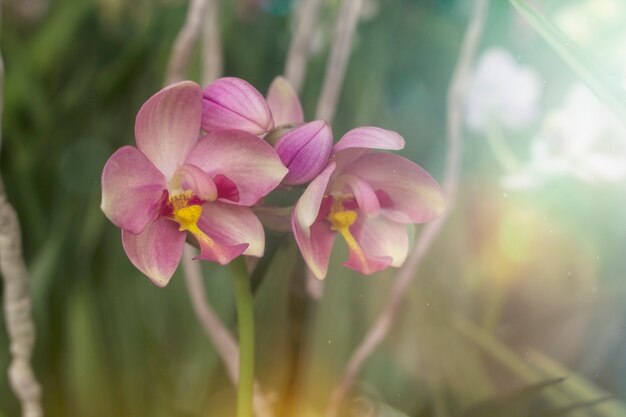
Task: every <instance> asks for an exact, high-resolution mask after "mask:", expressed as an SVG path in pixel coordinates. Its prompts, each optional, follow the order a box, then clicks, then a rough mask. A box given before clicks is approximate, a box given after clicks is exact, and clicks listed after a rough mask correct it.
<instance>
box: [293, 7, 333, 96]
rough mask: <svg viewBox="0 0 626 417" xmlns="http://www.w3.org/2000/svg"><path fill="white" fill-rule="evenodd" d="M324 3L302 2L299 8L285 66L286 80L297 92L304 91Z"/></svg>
mask: <svg viewBox="0 0 626 417" xmlns="http://www.w3.org/2000/svg"><path fill="white" fill-rule="evenodd" d="M323 3H324V0H302V2H301V4H300V7H299V8H298V12H297V15H296V31H295V33H294V35H293V38H291V44H290V45H289V52H287V63H286V64H285V78H287V80H288V81H289V83H290V84H291V86H292V87H293V88H294V90H296V92H299V91H300V90H301V89H302V83H304V79H305V76H306V68H307V63H308V61H309V54H310V49H311V39H312V38H313V36H312V34H313V29H315V26H316V25H317V21H318V19H319V14H320V9H321V8H322V7H321V6H322V4H323Z"/></svg>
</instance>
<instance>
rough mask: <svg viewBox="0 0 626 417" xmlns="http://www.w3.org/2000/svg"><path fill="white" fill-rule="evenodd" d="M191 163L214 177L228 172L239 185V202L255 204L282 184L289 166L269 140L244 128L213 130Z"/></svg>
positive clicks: (197, 149)
mask: <svg viewBox="0 0 626 417" xmlns="http://www.w3.org/2000/svg"><path fill="white" fill-rule="evenodd" d="M187 163H189V164H193V165H195V166H197V167H199V168H200V169H202V170H203V171H204V172H206V173H207V174H209V176H211V177H215V176H216V175H219V174H221V175H224V176H226V177H228V179H230V180H231V181H232V182H234V184H235V185H236V187H237V191H238V192H239V201H238V202H237V204H238V205H241V206H251V205H253V204H254V203H256V202H257V201H259V199H261V198H262V197H263V196H265V195H266V194H268V193H269V192H270V191H272V190H273V189H274V188H276V187H277V186H278V184H280V182H281V180H282V179H283V178H284V177H285V175H286V174H287V168H286V167H285V166H284V165H283V164H282V162H281V161H280V158H279V157H278V155H277V154H276V151H274V148H272V147H271V146H270V145H269V144H268V143H267V142H265V141H264V140H263V139H260V138H258V137H257V136H254V135H252V134H250V133H246V132H244V131H240V130H221V131H212V132H209V133H208V134H207V135H206V136H204V137H203V138H202V139H200V140H199V141H198V144H197V145H196V147H195V148H194V149H192V151H191V152H190V154H189V157H188V158H187Z"/></svg>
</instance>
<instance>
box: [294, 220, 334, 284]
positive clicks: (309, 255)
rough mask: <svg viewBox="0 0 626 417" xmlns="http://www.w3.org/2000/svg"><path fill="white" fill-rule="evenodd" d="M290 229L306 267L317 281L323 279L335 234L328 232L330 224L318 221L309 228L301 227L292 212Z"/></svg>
mask: <svg viewBox="0 0 626 417" xmlns="http://www.w3.org/2000/svg"><path fill="white" fill-rule="evenodd" d="M291 227H292V230H293V235H294V237H295V238H296V243H297V244H298V247H299V248H300V253H302V257H303V258H304V261H305V262H306V264H307V266H308V267H309V269H310V270H311V272H312V273H313V275H315V277H316V278H317V279H324V278H325V277H326V273H327V272H328V262H329V260H330V253H331V251H332V249H333V242H334V241H335V232H333V231H332V230H330V224H329V223H328V222H327V221H326V220H324V219H320V220H318V221H315V222H314V223H313V224H312V225H311V226H310V227H303V226H302V225H301V224H300V222H299V221H298V220H297V219H296V214H295V210H294V214H293V215H292V217H291Z"/></svg>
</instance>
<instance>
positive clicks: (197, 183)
mask: <svg viewBox="0 0 626 417" xmlns="http://www.w3.org/2000/svg"><path fill="white" fill-rule="evenodd" d="M170 186H171V187H173V188H175V189H180V190H181V191H182V190H192V191H193V192H194V193H195V194H196V195H197V196H198V197H200V198H201V199H202V200H204V201H213V200H215V199H216V198H217V186H216V184H215V182H214V181H213V180H212V179H211V178H210V177H209V176H208V175H207V174H205V173H204V171H202V170H201V169H200V168H198V167H197V166H195V165H191V164H183V165H181V166H180V167H178V169H177V170H176V173H174V176H173V178H172V181H170ZM170 191H171V190H170Z"/></svg>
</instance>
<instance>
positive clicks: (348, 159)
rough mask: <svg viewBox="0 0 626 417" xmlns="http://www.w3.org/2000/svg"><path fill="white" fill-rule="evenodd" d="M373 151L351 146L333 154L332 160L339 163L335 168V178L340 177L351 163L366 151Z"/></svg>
mask: <svg viewBox="0 0 626 417" xmlns="http://www.w3.org/2000/svg"><path fill="white" fill-rule="evenodd" d="M371 152H372V151H371V150H369V149H364V148H349V149H344V150H343V151H341V152H338V153H336V154H333V155H332V157H331V160H333V161H335V162H336V163H337V169H335V173H334V174H333V179H335V178H337V177H339V176H340V175H341V174H343V173H344V172H345V171H346V170H347V169H348V168H349V167H350V165H351V164H352V163H353V162H354V161H356V160H357V159H359V157H360V156H361V155H364V154H366V153H371Z"/></svg>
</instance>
